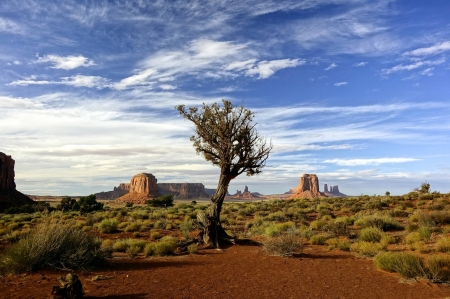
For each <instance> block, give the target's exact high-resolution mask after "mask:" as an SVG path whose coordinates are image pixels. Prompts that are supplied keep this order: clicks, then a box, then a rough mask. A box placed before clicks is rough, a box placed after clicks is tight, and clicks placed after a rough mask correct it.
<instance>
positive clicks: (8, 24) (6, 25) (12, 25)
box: [0, 17, 24, 34]
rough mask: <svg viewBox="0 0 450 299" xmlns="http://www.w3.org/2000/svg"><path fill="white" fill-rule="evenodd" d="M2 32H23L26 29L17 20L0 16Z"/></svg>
mask: <svg viewBox="0 0 450 299" xmlns="http://www.w3.org/2000/svg"><path fill="white" fill-rule="evenodd" d="M0 32H6V33H13V34H22V33H24V29H23V28H22V26H21V25H19V24H17V23H16V22H14V21H12V20H9V19H6V18H2V17H0Z"/></svg>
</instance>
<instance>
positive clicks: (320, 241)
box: [309, 235, 328, 245]
mask: <svg viewBox="0 0 450 299" xmlns="http://www.w3.org/2000/svg"><path fill="white" fill-rule="evenodd" d="M327 239H328V238H327V237H326V236H324V235H315V236H312V237H311V238H310V239H309V242H310V243H311V244H312V245H324V244H325V242H326V240H327Z"/></svg>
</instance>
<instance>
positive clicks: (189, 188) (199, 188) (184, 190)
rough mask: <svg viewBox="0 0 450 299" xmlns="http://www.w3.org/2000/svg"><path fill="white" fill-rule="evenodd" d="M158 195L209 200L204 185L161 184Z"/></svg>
mask: <svg viewBox="0 0 450 299" xmlns="http://www.w3.org/2000/svg"><path fill="white" fill-rule="evenodd" d="M158 193H159V194H161V195H166V194H172V195H174V196H175V198H180V199H191V198H208V197H209V194H208V193H206V191H205V186H204V185H203V184H202V183H159V184H158Z"/></svg>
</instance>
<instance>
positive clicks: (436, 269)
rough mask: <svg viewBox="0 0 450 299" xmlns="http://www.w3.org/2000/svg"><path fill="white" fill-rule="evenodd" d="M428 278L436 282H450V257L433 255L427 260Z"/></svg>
mask: <svg viewBox="0 0 450 299" xmlns="http://www.w3.org/2000/svg"><path fill="white" fill-rule="evenodd" d="M425 263H426V265H427V270H428V271H427V272H428V278H429V279H430V280H432V281H434V282H449V281H450V256H448V255H431V256H429V257H427V258H426V259H425Z"/></svg>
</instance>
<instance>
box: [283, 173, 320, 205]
mask: <svg viewBox="0 0 450 299" xmlns="http://www.w3.org/2000/svg"><path fill="white" fill-rule="evenodd" d="M323 196H324V195H323V194H322V193H320V191H319V178H318V177H317V175H315V174H303V175H302V176H301V177H300V182H299V184H298V186H297V187H296V188H295V189H294V194H293V195H292V196H290V197H289V198H309V199H312V198H318V197H323Z"/></svg>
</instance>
